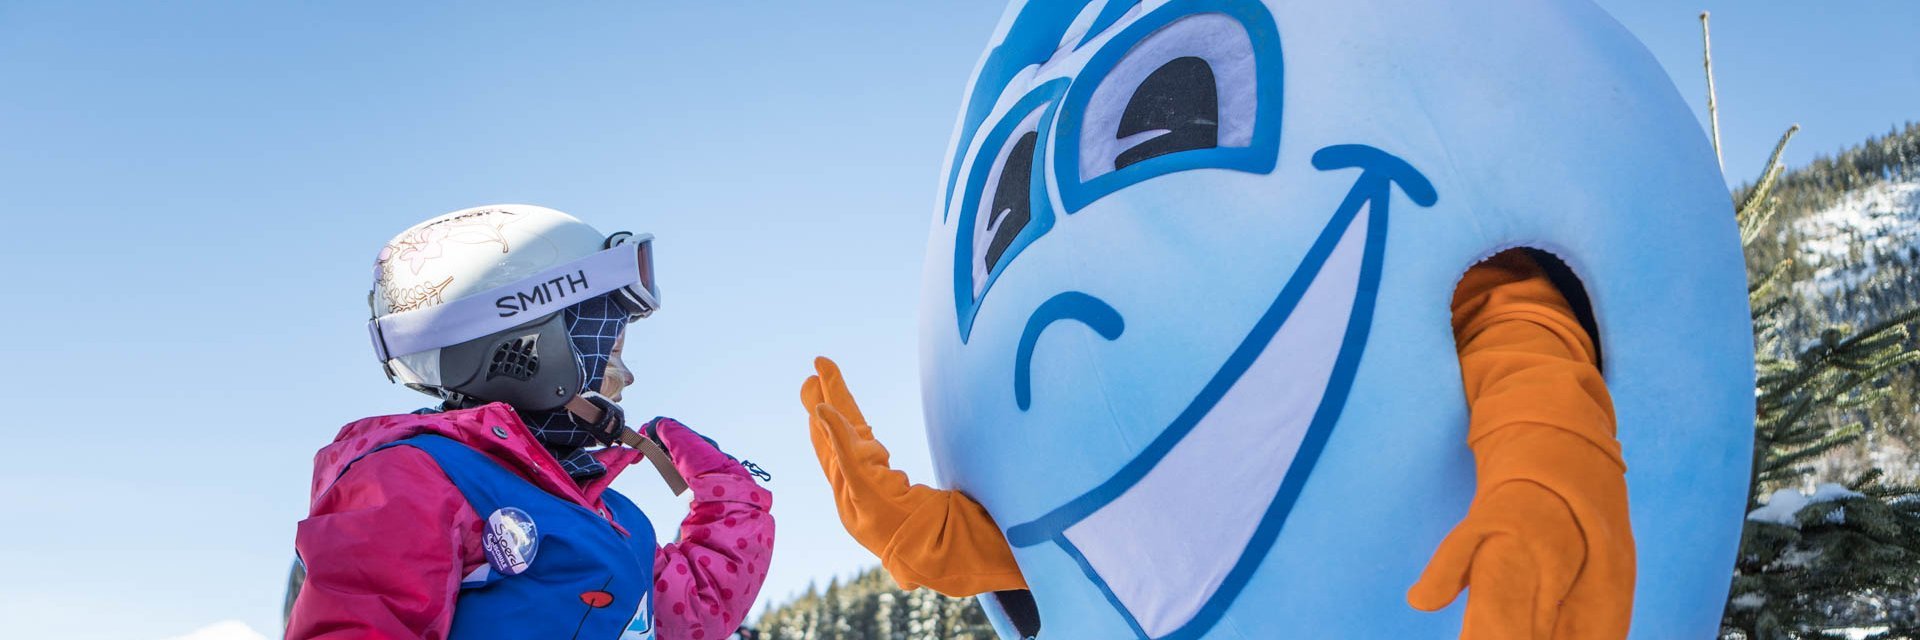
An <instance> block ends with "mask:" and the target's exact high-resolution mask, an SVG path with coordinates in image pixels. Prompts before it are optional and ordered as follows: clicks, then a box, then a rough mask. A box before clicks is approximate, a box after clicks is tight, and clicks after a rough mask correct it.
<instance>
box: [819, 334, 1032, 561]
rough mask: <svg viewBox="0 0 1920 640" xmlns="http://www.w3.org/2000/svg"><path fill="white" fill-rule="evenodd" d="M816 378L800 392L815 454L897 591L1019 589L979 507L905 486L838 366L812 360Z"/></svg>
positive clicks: (1006, 551)
mask: <svg viewBox="0 0 1920 640" xmlns="http://www.w3.org/2000/svg"><path fill="white" fill-rule="evenodd" d="M813 367H814V369H815V370H817V371H819V375H817V376H811V377H808V378H807V381H806V383H805V384H803V385H801V387H800V402H801V404H804V405H806V407H807V414H808V417H809V418H811V422H812V433H811V435H812V436H813V452H814V454H815V455H817V456H819V457H820V470H821V471H824V472H826V474H827V483H828V484H831V485H833V500H834V503H835V504H837V505H838V506H839V508H840V522H841V524H844V525H846V527H847V533H851V534H853V539H854V540H858V541H859V542H860V546H863V547H866V548H867V550H868V551H872V552H873V554H874V555H876V556H880V564H881V566H884V567H886V568H887V573H889V574H891V575H892V576H893V580H894V582H897V583H899V584H900V588H902V589H907V590H912V589H916V588H919V587H921V586H926V587H928V588H931V589H933V590H934V591H938V592H940V593H943V594H946V595H949V596H955V597H960V596H971V595H978V594H981V593H986V592H989V591H1005V590H1009V589H1025V588H1027V581H1026V579H1025V578H1022V577H1021V576H1020V567H1019V566H1018V565H1016V564H1014V561H1013V549H1012V548H1010V547H1008V546H1007V538H1006V536H1005V535H1004V534H1002V533H1001V532H1000V527H999V526H998V525H995V524H994V522H993V516H991V515H988V514H987V510H986V509H985V508H982V507H981V506H980V504H979V503H977V502H974V501H973V500H972V499H970V498H968V497H966V496H965V495H962V494H961V493H960V492H958V491H953V490H942V489H934V488H932V487H928V486H926V485H923V484H915V485H909V484H908V483H907V474H904V473H901V472H899V471H895V470H894V469H893V468H892V467H891V466H888V463H887V448H886V447H884V446H881V445H880V441H878V440H875V439H874V438H873V429H871V428H869V427H868V426H867V419H866V417H865V416H863V415H861V414H860V407H859V406H858V405H855V404H854V402H853V394H852V393H851V392H849V391H847V383H846V380H844V379H843V378H841V377H840V368H839V367H837V366H835V365H834V364H833V361H832V360H828V359H826V358H815V359H814V361H813Z"/></svg>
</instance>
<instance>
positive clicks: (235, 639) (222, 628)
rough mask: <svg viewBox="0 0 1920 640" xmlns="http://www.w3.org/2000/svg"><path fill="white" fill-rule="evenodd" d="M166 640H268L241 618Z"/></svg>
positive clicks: (216, 623)
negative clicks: (240, 619)
mask: <svg viewBox="0 0 1920 640" xmlns="http://www.w3.org/2000/svg"><path fill="white" fill-rule="evenodd" d="M166 640H267V637H266V636H265V635H262V634H261V633H260V632H258V631H254V630H253V627H249V626H247V623H245V622H241V621H239V620H226V621H222V622H215V623H213V624H210V625H207V626H204V627H201V628H199V629H195V630H194V631H193V632H191V633H188V634H187V635H184V636H174V637H172V638H167V639H166Z"/></svg>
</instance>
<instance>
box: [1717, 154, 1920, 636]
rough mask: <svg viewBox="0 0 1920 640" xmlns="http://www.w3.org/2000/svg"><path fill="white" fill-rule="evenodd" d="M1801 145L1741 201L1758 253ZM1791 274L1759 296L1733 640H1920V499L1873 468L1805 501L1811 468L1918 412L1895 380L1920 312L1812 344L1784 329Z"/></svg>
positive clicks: (1833, 330) (1755, 292) (1769, 283)
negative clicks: (1851, 639) (1903, 401)
mask: <svg viewBox="0 0 1920 640" xmlns="http://www.w3.org/2000/svg"><path fill="white" fill-rule="evenodd" d="M1795 129H1797V127H1795ZM1793 133H1794V130H1789V131H1788V132H1787V134H1786V135H1785V136H1782V137H1781V139H1780V143H1779V145H1777V146H1776V147H1775V148H1774V152H1773V157H1772V158H1771V159H1770V160H1769V161H1768V163H1767V168H1766V169H1765V170H1764V171H1763V172H1762V175H1761V179H1760V181H1759V182H1758V183H1757V184H1755V185H1754V186H1753V187H1752V188H1750V189H1748V190H1747V193H1746V194H1744V197H1741V198H1739V199H1738V200H1737V202H1738V205H1739V208H1738V210H1737V214H1738V216H1739V220H1740V228H1741V232H1742V233H1741V235H1742V239H1743V241H1745V242H1746V244H1747V246H1748V247H1749V249H1751V248H1752V247H1753V246H1754V244H1755V241H1756V240H1757V239H1759V238H1762V237H1764V236H1765V235H1766V234H1763V233H1761V232H1760V231H1761V230H1762V229H1763V228H1765V225H1766V223H1767V222H1768V218H1769V217H1770V216H1772V215H1773V214H1774V213H1775V212H1776V211H1777V210H1778V204H1777V203H1776V202H1775V201H1774V199H1773V194H1772V189H1773V188H1774V186H1775V184H1776V182H1777V180H1776V179H1777V178H1778V177H1779V175H1780V173H1781V167H1780V152H1781V150H1782V149H1783V148H1784V147H1785V146H1786V143H1787V141H1788V139H1790V138H1791V137H1792V135H1793ZM1868 146H1869V147H1872V146H1874V145H1872V144H1871V143H1870V144H1869V145H1868ZM1752 253H1753V252H1752V251H1749V255H1750V256H1751V255H1752ZM1791 264H1792V259H1791V258H1784V259H1781V260H1780V261H1778V262H1777V263H1775V264H1774V265H1772V266H1771V268H1769V269H1767V270H1766V272H1765V273H1764V274H1762V275H1761V276H1760V277H1758V278H1757V279H1755V280H1754V282H1753V283H1752V285H1751V286H1750V288H1749V292H1748V293H1749V296H1750V301H1751V302H1752V305H1753V319H1754V325H1753V331H1754V344H1755V346H1756V348H1757V349H1758V351H1759V354H1758V357H1757V361H1758V367H1759V371H1758V376H1757V378H1756V383H1755V394H1754V395H1755V409H1756V421H1755V434H1754V436H1755V441H1754V462H1753V472H1752V478H1751V483H1750V487H1751V488H1750V493H1749V497H1748V503H1747V508H1748V510H1749V511H1750V512H1751V515H1749V517H1748V520H1747V522H1746V527H1745V530H1744V532H1743V535H1742V539H1741V542H1740V552H1739V556H1738V558H1737V561H1736V564H1735V571H1734V579H1733V588H1732V591H1731V593H1730V597H1729V599H1728V603H1727V608H1726V611H1725V614H1724V617H1723V619H1722V629H1723V637H1727V638H1745V639H1747V640H1775V639H1799V638H1826V637H1832V636H1830V635H1828V633H1827V632H1828V631H1829V630H1833V629H1840V628H1853V629H1867V630H1872V634H1873V635H1869V636H1867V637H1869V638H1879V639H1891V638H1909V639H1911V638H1917V637H1920V619H1917V618H1916V615H1915V613H1914V610H1913V607H1912V606H1911V603H1912V594H1914V593H1915V592H1916V591H1920V497H1917V494H1920V488H1915V487H1913V486H1910V485H1907V484H1903V483H1895V482H1889V481H1887V480H1886V478H1885V474H1884V472H1883V471H1882V470H1880V469H1878V468H1871V469H1868V470H1867V471H1865V472H1863V473H1861V474H1859V475H1858V476H1856V477H1854V478H1852V479H1851V481H1849V482H1846V483H1845V484H1844V485H1840V484H1822V485H1819V486H1818V487H1816V488H1815V490H1814V491H1813V492H1812V495H1811V496H1806V495H1802V493H1801V492H1800V491H1799V489H1800V488H1801V487H1803V486H1805V485H1808V484H1810V483H1811V482H1812V480H1813V478H1812V477H1811V476H1812V475H1813V474H1814V473H1815V471H1816V469H1815V467H1814V466H1812V463H1813V462H1815V461H1817V460H1819V459H1821V458H1823V457H1826V456H1829V455H1831V454H1832V453H1833V452H1834V451H1836V450H1838V449H1840V448H1842V447H1846V446H1850V445H1855V444H1857V443H1858V442H1859V441H1860V440H1861V439H1862V437H1863V436H1864V435H1865V434H1866V433H1867V429H1866V425H1865V424H1863V421H1862V420H1863V416H1867V415H1869V413H1870V412H1869V410H1870V409H1872V408H1875V407H1878V406H1882V405H1884V404H1885V403H1887V402H1888V401H1889V400H1891V399H1895V398H1896V396H1898V397H1904V398H1911V393H1912V392H1911V389H1910V388H1908V389H1905V390H1903V392H1904V394H1905V395H1904V396H1901V395H1900V394H1899V393H1896V389H1897V388H1896V387H1894V386H1892V385H1891V384H1890V380H1891V378H1892V377H1893V375H1894V374H1895V373H1897V372H1900V371H1902V370H1903V369H1908V368H1910V365H1912V364H1914V363H1915V362H1920V352H1916V351H1915V350H1913V349H1912V348H1910V346H1909V344H1910V338H1911V335H1910V332H1909V330H1908V327H1909V326H1910V325H1912V324H1914V322H1915V321H1916V319H1920V307H1910V308H1908V309H1906V310H1904V311H1900V312H1897V313H1893V314H1891V315H1890V316H1889V317H1886V318H1884V319H1881V320H1879V321H1876V322H1873V323H1872V324H1869V325H1867V326H1865V327H1864V328H1862V329H1859V330H1853V329H1852V328H1850V327H1848V326H1846V325H1832V326H1827V327H1823V328H1822V329H1821V330H1820V331H1819V333H1818V337H1817V338H1815V339H1812V340H1805V339H1802V338H1801V337H1800V335H1797V334H1796V332H1795V331H1793V328H1795V327H1793V326H1792V325H1789V324H1787V323H1785V322H1783V321H1782V319H1783V317H1785V315H1786V314H1787V313H1789V312H1791V311H1792V310H1793V305H1792V304H1791V303H1792V302H1793V296H1792V294H1791V291H1790V290H1789V288H1787V287H1782V286H1780V285H1781V283H1782V281H1783V279H1784V276H1785V274H1787V273H1788V272H1789V267H1790V266H1791ZM1909 401H1910V400H1909ZM1769 491H1771V492H1773V493H1772V494H1771V499H1770V500H1768V501H1767V502H1766V503H1764V504H1763V503H1762V502H1761V501H1760V496H1761V495H1763V494H1767V493H1768V492H1769Z"/></svg>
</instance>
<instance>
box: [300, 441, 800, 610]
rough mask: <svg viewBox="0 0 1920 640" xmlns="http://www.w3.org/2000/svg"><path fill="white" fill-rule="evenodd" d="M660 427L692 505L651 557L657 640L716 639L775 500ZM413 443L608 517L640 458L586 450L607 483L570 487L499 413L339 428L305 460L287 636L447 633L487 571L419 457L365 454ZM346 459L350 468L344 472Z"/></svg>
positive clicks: (406, 450)
mask: <svg viewBox="0 0 1920 640" xmlns="http://www.w3.org/2000/svg"><path fill="white" fill-rule="evenodd" d="M659 430H660V433H659V435H660V439H661V440H662V441H664V442H665V443H666V445H667V449H668V451H670V452H671V453H672V455H673V463H674V466H675V467H677V468H678V469H679V470H680V473H681V474H682V475H684V476H686V478H687V483H688V485H689V486H690V488H691V490H692V491H693V504H692V506H691V508H690V510H689V512H688V514H687V517H686V518H685V519H683V520H681V521H680V535H679V540H678V541H676V542H672V543H668V544H665V545H661V546H660V547H659V549H658V550H657V551H656V552H655V554H654V558H653V570H654V593H653V597H654V615H655V617H656V620H657V629H658V637H659V638H660V639H661V640H683V639H685V640H719V639H720V638H724V637H726V636H727V635H728V634H730V633H732V632H733V631H734V630H735V629H736V628H738V627H739V626H740V624H741V623H742V622H743V621H744V618H745V616H746V615H747V613H748V610H749V609H751V608H752V606H753V601H754V598H755V596H757V595H758V594H759V591H760V585H761V582H762V581H763V580H764V579H765V578H766V573H767V563H768V562H769V561H770V560H771V559H772V556H773V516H772V514H771V513H770V512H769V509H770V508H771V507H772V505H773V494H771V493H769V492H768V491H767V490H766V489H765V488H763V487H761V486H760V485H759V484H758V483H756V482H754V479H753V476H752V475H751V474H749V473H747V471H746V470H745V469H744V468H742V467H741V465H740V464H739V463H738V462H735V461H734V460H732V459H731V458H728V457H727V455H726V454H724V453H721V452H720V451H719V450H718V449H716V448H714V446H713V445H712V444H711V443H709V442H708V441H707V440H706V439H705V438H702V437H700V436H699V434H696V433H694V432H693V431H692V430H690V429H688V428H686V427H685V426H682V425H681V424H680V423H678V422H674V421H672V420H661V421H660V422H659ZM422 434H435V435H440V436H445V437H447V438H451V439H453V440H455V441H457V442H460V443H462V444H465V445H467V446H468V447H471V448H473V449H474V450H477V451H479V452H481V453H483V454H485V455H487V456H488V457H490V458H492V459H493V460H494V461H496V462H498V463H499V464H500V465H502V466H504V467H505V468H507V469H509V470H512V471H513V472H515V473H517V474H518V475H520V476H521V477H522V478H524V479H526V480H527V482H530V483H532V484H534V485H535V486H537V487H539V488H541V489H543V490H545V491H547V492H548V493H551V494H553V495H555V496H559V497H561V498H564V499H566V500H570V501H572V502H575V503H577V504H580V505H582V506H584V507H586V508H588V509H590V510H592V511H594V512H595V513H599V514H601V517H603V518H608V519H610V520H611V517H610V516H609V515H608V512H607V509H606V506H605V504H604V503H602V502H601V494H602V493H604V492H605V491H606V490H607V486H608V485H609V484H611V483H612V482H613V479H614V478H615V477H616V476H618V475H619V474H620V472H621V471H622V470H624V469H625V468H626V467H627V466H628V465H630V464H633V463H634V462H635V461H637V460H639V459H641V456H640V453H639V452H638V451H635V450H633V449H627V448H623V447H621V448H608V449H605V450H602V451H598V452H595V453H594V456H595V457H596V458H598V459H599V460H600V462H601V463H602V464H605V465H606V467H607V473H606V475H604V476H601V477H599V478H595V479H593V480H591V481H589V482H588V483H586V484H584V485H581V484H576V483H575V482H574V481H573V479H572V478H571V477H569V476H568V475H567V473H566V472H565V471H564V470H562V469H561V468H560V463H559V461H557V460H555V459H554V458H553V456H552V454H549V453H547V451H546V450H545V449H544V448H543V447H542V446H541V445H540V443H539V442H538V441H537V440H535V439H534V436H533V432H532V431H530V430H528V429H527V427H526V425H525V424H524V423H522V422H521V421H520V416H519V415H518V414H516V413H515V412H514V411H513V409H512V408H510V407H508V406H507V405H504V404H489V405H485V406H481V407H477V408H473V409H466V410H461V411H449V412H446V413H438V414H418V415H416V414H406V415H396V416H380V417H374V418H367V419H365V420H361V421H358V422H354V423H352V424H349V425H347V426H346V427H344V428H342V429H341V430H340V434H339V435H337V436H335V437H334V440H333V443H332V444H330V445H327V446H326V447H325V448H322V449H321V450H320V452H319V453H318V454H316V455H315V456H314V461H313V487H312V506H311V509H310V515H309V516H308V517H307V519H306V520H302V521H301V522H300V525H299V529H298V531H297V533H296V534H295V541H294V546H295V549H296V550H297V551H298V552H299V556H300V559H301V561H302V563H303V564H304V565H305V566H306V570H307V578H306V583H305V585H304V586H302V587H301V589H300V593H299V595H298V597H297V599H296V600H295V602H294V605H293V612H292V614H291V615H290V616H289V618H288V626H287V635H286V637H287V639H288V640H308V639H315V638H325V639H345V638H408V639H410V638H423V639H429V638H430V639H441V638H445V637H446V636H447V633H448V629H449V627H451V625H452V623H453V610H454V603H455V600H456V598H458V596H459V595H460V581H461V578H462V577H464V576H466V575H468V574H469V573H471V572H473V571H474V570H475V569H477V568H479V567H480V566H481V565H485V564H487V559H486V554H485V552H484V551H483V550H482V549H481V547H480V541H481V530H482V527H483V522H482V520H481V516H480V515H478V514H475V513H474V512H473V508H472V507H471V506H469V505H468V502H467V499H466V498H465V497H464V496H463V495H462V494H461V493H460V491H459V489H457V488H455V487H454V485H453V483H452V481H450V480H448V479H447V476H446V475H445V474H443V473H442V472H441V471H440V468H439V466H438V465H436V464H435V463H434V461H433V458H432V457H431V456H429V455H427V454H426V453H425V452H423V451H421V450H419V449H415V448H413V447H391V448H387V449H382V450H379V451H374V452H373V453H371V454H368V453H367V452H368V451H373V450H374V449H376V448H378V447H379V446H380V445H383V444H386V443H389V442H393V441H396V440H402V439H405V438H409V437H412V436H415V435H422ZM363 455H364V456H365V457H364V458H363V457H361V456H363ZM356 459H358V461H357V462H356V461H355V460H356ZM349 463H351V464H352V470H351V472H350V473H343V470H345V469H346V467H347V465H348V464H349ZM616 526H617V525H616Z"/></svg>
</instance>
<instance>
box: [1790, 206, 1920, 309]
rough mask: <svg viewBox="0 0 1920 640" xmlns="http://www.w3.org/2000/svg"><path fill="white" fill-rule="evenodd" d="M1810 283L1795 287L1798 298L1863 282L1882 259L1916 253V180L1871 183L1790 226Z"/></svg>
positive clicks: (1919, 235) (1919, 236) (1919, 234)
mask: <svg viewBox="0 0 1920 640" xmlns="http://www.w3.org/2000/svg"><path fill="white" fill-rule="evenodd" d="M1793 227H1794V231H1796V232H1798V233H1799V234H1800V237H1801V239H1802V241H1801V245H1800V247H1801V251H1802V254H1803V258H1802V259H1804V260H1807V261H1808V264H1809V265H1810V266H1813V267H1814V268H1815V269H1814V276H1813V280H1812V281H1811V282H1803V283H1796V284H1795V285H1794V289H1795V291H1796V292H1798V293H1801V294H1803V295H1805V294H1809V293H1812V292H1814V291H1818V292H1819V293H1820V294H1821V295H1832V294H1834V293H1836V292H1839V291H1843V290H1845V289H1848V288H1852V287H1854V286H1857V285H1859V284H1860V283H1862V282H1866V281H1867V280H1868V279H1869V278H1872V277H1873V275H1874V274H1875V273H1876V272H1878V271H1879V269H1880V260H1881V258H1882V257H1883V256H1899V255H1902V254H1905V253H1906V252H1907V251H1909V250H1912V249H1914V248H1916V247H1920V179H1913V180H1905V181H1887V182H1879V183H1875V184H1873V185H1871V186H1868V187H1865V188H1862V189H1860V190H1858V191H1855V192H1853V193H1849V194H1847V195H1845V196H1843V197H1842V198H1841V199H1840V201H1839V202H1836V203H1834V205H1833V206H1831V207H1828V208H1826V209H1824V210H1822V211H1818V212H1815V213H1811V214H1808V215H1807V216H1805V217H1803V218H1801V219H1800V220H1798V221H1795V222H1794V223H1793Z"/></svg>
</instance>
